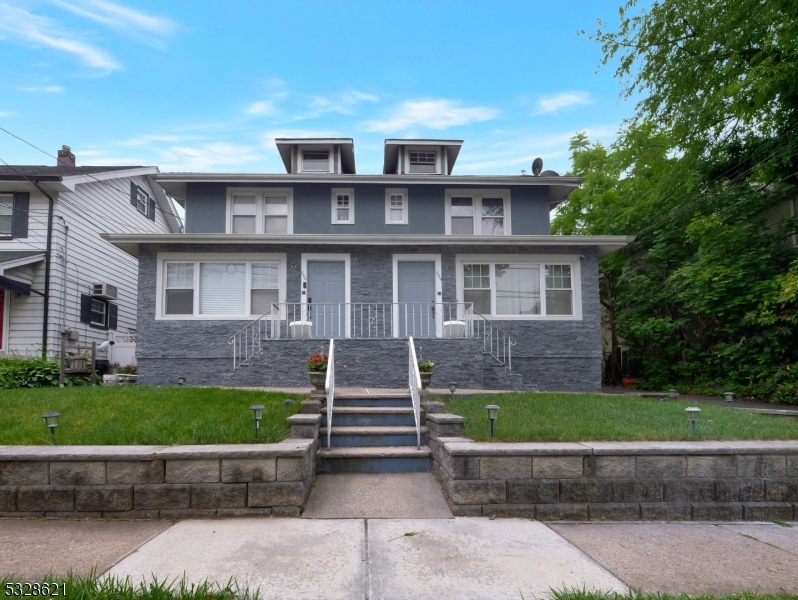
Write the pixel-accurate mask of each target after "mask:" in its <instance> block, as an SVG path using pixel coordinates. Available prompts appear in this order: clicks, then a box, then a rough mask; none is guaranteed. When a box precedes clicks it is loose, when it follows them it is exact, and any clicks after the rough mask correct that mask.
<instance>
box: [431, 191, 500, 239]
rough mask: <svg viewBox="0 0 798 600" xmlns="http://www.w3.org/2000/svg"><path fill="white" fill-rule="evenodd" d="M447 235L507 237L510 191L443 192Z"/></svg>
mask: <svg viewBox="0 0 798 600" xmlns="http://www.w3.org/2000/svg"><path fill="white" fill-rule="evenodd" d="M446 234H447V235H509V234H510V192H509V190H467V189H459V190H446Z"/></svg>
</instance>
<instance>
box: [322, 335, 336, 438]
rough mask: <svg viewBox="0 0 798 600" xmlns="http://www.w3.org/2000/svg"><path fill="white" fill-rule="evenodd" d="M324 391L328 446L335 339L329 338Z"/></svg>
mask: <svg viewBox="0 0 798 600" xmlns="http://www.w3.org/2000/svg"><path fill="white" fill-rule="evenodd" d="M324 393H325V394H327V447H328V448H329V447H330V433H331V432H332V416H333V401H334V400H335V340H334V339H331V340H330V351H329V352H328V353H327V377H326V378H325V380H324Z"/></svg>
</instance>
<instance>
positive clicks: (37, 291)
mask: <svg viewBox="0 0 798 600" xmlns="http://www.w3.org/2000/svg"><path fill="white" fill-rule="evenodd" d="M57 162H58V164H57V165H56V166H30V165H2V166H0V355H3V354H13V355H19V356H40V355H41V354H42V351H43V350H46V353H47V355H48V356H52V355H53V354H54V353H56V352H58V351H59V350H60V345H61V340H62V339H65V340H66V346H67V348H68V349H74V347H76V346H83V347H85V346H87V345H88V344H91V342H97V343H98V344H99V343H102V342H103V341H105V340H114V339H115V337H116V335H117V334H121V335H122V336H124V337H130V334H135V329H136V298H137V286H138V263H137V261H136V259H135V258H133V257H131V256H130V255H129V254H128V253H126V252H123V251H121V250H119V249H118V248H116V247H115V246H113V245H111V244H109V243H108V242H106V241H105V240H103V239H102V238H101V237H100V233H101V232H108V231H115V232H128V233H130V232H137V233H150V234H157V233H161V234H168V233H178V232H179V231H180V227H181V223H180V220H179V217H178V216H177V214H176V211H175V210H173V208H174V207H173V206H172V203H171V201H170V200H169V199H168V198H167V197H166V195H165V194H164V191H163V189H162V188H161V187H160V186H158V185H157V184H155V183H154V181H153V177H154V176H155V175H157V174H158V169H157V168H156V167H136V166H119V167H115V166H101V167H98V166H80V167H77V166H75V155H74V154H73V153H72V152H71V150H70V149H69V147H67V146H64V147H63V148H62V149H61V150H59V152H58V159H57ZM119 346H120V348H121V347H122V346H123V344H120V345H119ZM103 358H106V359H109V360H111V362H113V361H114V360H115V359H116V358H119V359H120V360H121V361H122V362H125V363H127V362H129V361H132V360H134V357H133V354H132V352H131V353H130V354H129V355H128V356H123V355H122V354H120V355H119V356H118V357H115V356H114V349H113V347H112V348H111V350H110V351H109V353H108V354H107V355H105V356H103Z"/></svg>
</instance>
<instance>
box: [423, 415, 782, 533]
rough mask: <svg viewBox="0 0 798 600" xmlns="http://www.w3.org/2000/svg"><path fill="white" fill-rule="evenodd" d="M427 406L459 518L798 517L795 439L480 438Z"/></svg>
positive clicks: (439, 471)
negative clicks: (553, 440) (464, 435)
mask: <svg viewBox="0 0 798 600" xmlns="http://www.w3.org/2000/svg"><path fill="white" fill-rule="evenodd" d="M462 422H464V419H463V418H462V417H458V416H456V415H446V414H428V415H427V425H428V426H429V431H430V442H429V443H430V448H431V450H432V453H433V471H434V473H435V475H436V477H437V478H438V481H439V482H440V483H441V486H442V487H443V490H444V494H445V496H446V498H447V501H448V502H449V505H450V507H451V509H452V512H453V513H454V514H455V515H459V516H496V517H526V518H534V519H537V520H540V521H550V520H574V521H585V520H623V521H635V520H651V521H659V520H673V521H690V520H693V521H707V520H709V521H740V520H745V521H772V520H776V519H781V520H784V521H792V520H798V441H735V442H584V443H579V444H567V443H476V442H473V441H471V440H469V439H467V438H461V437H450V436H457V435H458V433H459V428H460V425H461V424H462Z"/></svg>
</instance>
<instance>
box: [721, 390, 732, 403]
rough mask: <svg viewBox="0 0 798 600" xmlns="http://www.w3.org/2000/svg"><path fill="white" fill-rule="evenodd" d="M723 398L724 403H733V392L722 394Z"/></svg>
mask: <svg viewBox="0 0 798 600" xmlns="http://www.w3.org/2000/svg"><path fill="white" fill-rule="evenodd" d="M723 397H724V398H725V399H726V402H729V403H731V402H733V401H734V392H723Z"/></svg>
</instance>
